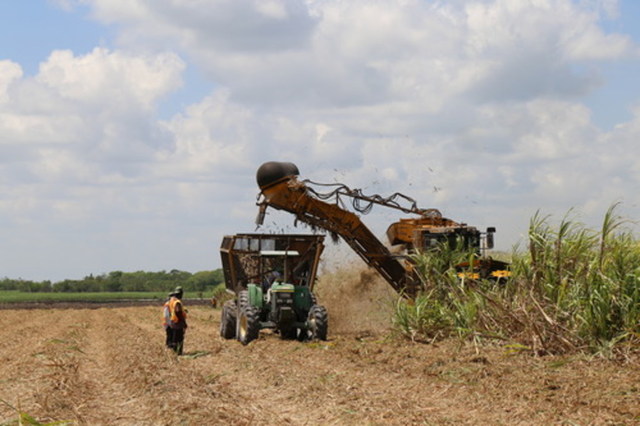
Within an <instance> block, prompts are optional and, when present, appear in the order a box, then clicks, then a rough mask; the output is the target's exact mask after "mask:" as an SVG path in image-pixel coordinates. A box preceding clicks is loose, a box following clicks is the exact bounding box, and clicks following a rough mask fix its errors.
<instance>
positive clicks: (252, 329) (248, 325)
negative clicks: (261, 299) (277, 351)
mask: <svg viewBox="0 0 640 426" xmlns="http://www.w3.org/2000/svg"><path fill="white" fill-rule="evenodd" d="M259 334H260V312H259V311H258V309H257V308H256V307H255V306H251V305H248V304H247V305H245V306H243V307H242V308H240V309H238V320H237V323H236V337H237V338H238V340H239V341H240V343H242V344H243V345H247V344H249V342H251V341H253V340H256V339H257V338H258V335H259Z"/></svg>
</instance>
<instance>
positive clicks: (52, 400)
mask: <svg viewBox="0 0 640 426" xmlns="http://www.w3.org/2000/svg"><path fill="white" fill-rule="evenodd" d="M187 308H188V309H189V310H190V312H189V323H190V328H189V330H188V332H187V336H186V345H185V355H184V356H181V357H177V356H175V354H173V353H171V352H170V351H168V350H167V349H166V348H165V347H164V334H163V333H164V332H163V330H162V328H161V326H160V321H161V318H160V307H159V306H157V307H139V308H113V309H98V310H64V311H58V310H47V311H29V312H30V315H29V316H28V318H23V319H22V320H21V321H13V320H12V319H11V318H10V317H7V316H4V315H2V316H0V338H2V339H10V338H13V337H14V336H15V335H18V338H17V339H14V340H12V342H14V343H13V344H12V345H11V347H8V346H2V345H0V357H2V358H1V359H2V360H3V362H2V363H0V380H4V382H2V386H0V398H2V399H5V400H7V401H8V402H10V403H12V404H14V405H16V404H17V403H18V402H20V408H21V409H23V410H24V411H26V412H27V413H29V414H30V415H32V416H34V417H35V418H37V419H38V420H40V421H52V420H72V421H75V422H77V423H79V424H90V425H103V424H104V425H107V424H108V425H175V424H185V425H202V424H239V425H248V424H251V425H254V424H257V425H262V424H269V425H270V424H294V425H305V424H354V425H355V424H385V425H386V424H422V423H430V424H549V423H556V424H561V423H578V424H632V423H634V422H637V421H638V420H640V392H638V390H637V383H640V367H639V366H638V365H639V364H638V360H639V359H640V354H633V353H630V354H629V357H630V358H629V359H628V360H621V361H615V360H605V359H601V360H598V359H592V358H588V357H585V356H575V357H562V358H560V357H558V358H555V357H546V358H541V359H539V358H532V357H529V356H523V355H516V356H507V355H506V353H505V351H504V349H503V348H500V347H496V346H490V345H488V346H481V347H478V348H476V347H474V346H473V345H468V344H460V342H457V341H449V342H443V343H440V344H437V345H418V344H411V343H409V342H406V341H404V340H396V339H393V338H388V336H386V335H385V334H381V333H373V332H371V333H362V334H360V335H358V334H340V333H336V334H331V331H330V340H329V341H328V342H315V343H299V342H296V341H283V340H280V339H279V337H277V336H275V335H270V334H269V333H261V336H260V338H259V339H258V340H257V341H255V342H252V343H251V344H250V345H248V346H242V345H241V344H239V343H238V342H236V341H230V340H223V339H221V338H220V337H219V336H218V324H219V317H220V311H219V310H213V309H211V308H204V307H193V308H191V307H189V306H187ZM5 312H6V311H5ZM3 313H4V312H3ZM5 378H6V379H5ZM15 419H16V414H15V412H13V411H12V410H11V409H9V408H8V407H0V423H3V422H6V421H9V420H15Z"/></svg>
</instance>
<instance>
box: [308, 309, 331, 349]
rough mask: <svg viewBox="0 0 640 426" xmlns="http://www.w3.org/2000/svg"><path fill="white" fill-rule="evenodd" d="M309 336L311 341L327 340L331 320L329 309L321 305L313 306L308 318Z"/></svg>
mask: <svg viewBox="0 0 640 426" xmlns="http://www.w3.org/2000/svg"><path fill="white" fill-rule="evenodd" d="M307 326H308V329H307V336H308V338H309V339H310V340H314V339H318V340H327V331H328V328H329V320H328V315H327V309H326V308H325V307H324V306H321V305H313V306H312V307H311V309H309V315H308V317H307Z"/></svg>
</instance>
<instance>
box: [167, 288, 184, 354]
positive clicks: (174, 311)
mask: <svg viewBox="0 0 640 426" xmlns="http://www.w3.org/2000/svg"><path fill="white" fill-rule="evenodd" d="M182 295H183V291H182V287H180V286H178V287H176V288H175V290H174V291H173V293H171V294H170V295H169V296H170V297H169V300H167V301H166V302H165V304H164V306H163V315H162V316H163V325H164V328H165V331H166V334H167V337H166V344H167V347H169V348H171V349H172V350H174V351H175V352H176V353H177V354H178V355H182V349H183V347H184V332H185V330H186V329H187V312H186V310H185V309H184V306H183V305H182Z"/></svg>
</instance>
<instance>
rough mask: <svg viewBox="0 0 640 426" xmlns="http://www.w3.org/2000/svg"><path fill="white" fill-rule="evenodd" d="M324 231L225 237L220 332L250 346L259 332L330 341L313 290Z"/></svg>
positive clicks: (324, 319)
mask: <svg viewBox="0 0 640 426" xmlns="http://www.w3.org/2000/svg"><path fill="white" fill-rule="evenodd" d="M323 241H324V236H322V235H287V234H279V235H271V234H237V235H233V236H226V237H224V238H223V240H222V245H221V247H220V255H221V256H222V268H223V272H224V279H225V286H226V289H227V291H228V292H230V293H232V294H234V296H235V297H234V299H233V300H229V301H227V302H226V303H225V304H224V305H223V307H222V317H221V321H220V335H221V336H222V337H223V338H225V339H234V338H235V339H237V340H239V341H240V342H241V343H242V344H244V345H246V344H248V343H249V342H251V341H252V340H255V339H257V338H258V336H259V333H260V330H262V329H271V330H274V332H275V333H277V334H279V335H280V337H281V338H283V339H298V340H300V341H304V340H313V339H320V340H326V339H327V329H328V316H327V310H326V309H325V308H324V306H321V305H318V304H317V300H316V297H315V296H314V294H313V292H312V290H313V285H314V283H315V277H316V272H317V269H318V263H319V260H320V255H321V254H322V250H323V249H324V244H323Z"/></svg>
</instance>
